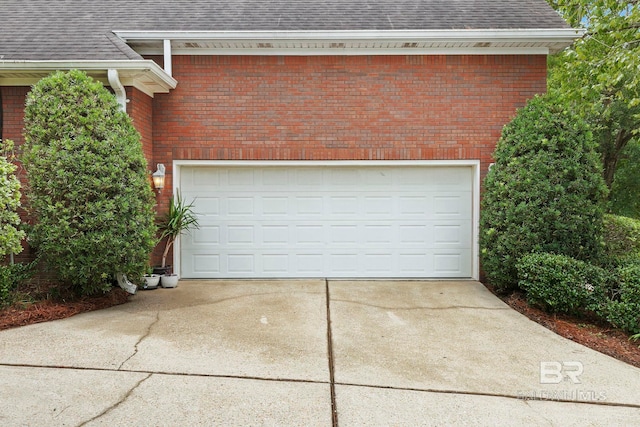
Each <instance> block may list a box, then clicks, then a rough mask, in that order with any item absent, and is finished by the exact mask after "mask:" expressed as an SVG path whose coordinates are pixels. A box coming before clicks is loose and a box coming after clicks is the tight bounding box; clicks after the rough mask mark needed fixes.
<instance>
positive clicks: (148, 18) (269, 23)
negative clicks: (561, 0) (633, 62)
mask: <svg viewBox="0 0 640 427" xmlns="http://www.w3.org/2000/svg"><path fill="white" fill-rule="evenodd" d="M0 10H2V21H3V22H2V25H0V60H2V59H5V60H79V59H82V60H101V59H104V60H126V59H139V58H140V56H139V55H138V54H137V53H136V52H134V51H133V50H132V49H131V48H130V47H129V46H127V45H126V43H124V42H123V41H122V40H120V39H119V38H117V37H116V36H114V35H113V31H114V30H121V31H301V30H302V31H331V30H377V31H385V30H463V29H475V30H483V29H487V30H492V29H566V28H569V27H568V26H567V24H566V23H565V22H564V21H563V20H562V19H561V18H560V16H559V15H558V14H557V13H556V12H555V11H554V10H553V9H552V8H551V7H550V6H549V5H548V4H547V3H546V2H545V1H544V0H491V1H489V0H480V1H474V0H283V1H268V0H209V1H205V0H136V1H125V0H56V1H55V2H52V1H50V0H46V1H45V0H29V1H24V0H1V1H0Z"/></svg>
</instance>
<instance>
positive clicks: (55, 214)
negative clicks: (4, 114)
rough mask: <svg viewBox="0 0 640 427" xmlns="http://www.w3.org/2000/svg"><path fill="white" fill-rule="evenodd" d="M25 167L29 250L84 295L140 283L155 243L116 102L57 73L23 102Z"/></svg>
mask: <svg viewBox="0 0 640 427" xmlns="http://www.w3.org/2000/svg"><path fill="white" fill-rule="evenodd" d="M23 160H24V164H25V167H26V169H27V173H28V180H29V185H30V191H29V193H28V195H29V201H30V209H31V210H32V213H33V214H34V216H35V218H36V222H35V224H34V226H33V232H32V234H31V235H30V241H31V243H32V244H33V245H34V246H35V247H36V248H37V249H38V251H39V253H40V254H41V256H42V257H43V260H44V261H45V262H46V263H47V264H48V265H49V266H50V267H51V268H53V269H54V270H55V271H56V272H57V273H58V274H59V277H60V279H62V280H63V281H65V282H68V283H70V284H72V285H74V287H75V288H76V289H77V290H78V291H80V292H81V293H83V294H90V293H94V292H97V291H99V290H105V289H108V288H109V287H110V284H111V281H112V278H113V276H114V274H115V273H118V272H119V273H125V274H127V275H129V276H130V277H141V276H142V275H143V274H144V273H145V269H146V265H147V264H148V257H149V253H150V252H151V250H152V249H153V247H154V245H155V242H156V239H155V233H156V227H155V225H154V212H153V210H154V209H153V208H154V199H153V193H152V190H151V187H150V184H149V180H148V173H147V163H146V160H145V158H144V156H143V153H142V146H141V143H140V136H139V134H138V133H137V131H136V130H135V128H134V127H133V125H132V123H131V119H130V118H129V116H127V114H126V113H124V112H122V111H120V110H119V106H118V103H117V101H116V99H115V97H114V96H113V95H112V94H111V93H110V92H109V91H108V90H107V89H105V88H104V87H103V86H102V84H101V83H99V82H96V81H94V80H93V79H92V78H90V77H88V76H87V75H86V74H85V73H83V72H80V71H70V72H68V73H63V72H57V73H55V74H53V75H51V76H49V77H47V78H44V79H42V80H41V81H40V82H38V83H37V84H36V85H35V86H34V87H33V89H32V90H31V92H30V93H29V94H28V96H27V101H26V108H25V145H24V157H23Z"/></svg>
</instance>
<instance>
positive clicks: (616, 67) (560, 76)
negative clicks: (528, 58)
mask: <svg viewBox="0 0 640 427" xmlns="http://www.w3.org/2000/svg"><path fill="white" fill-rule="evenodd" d="M548 1H549V3H550V4H551V5H552V6H553V7H555V8H556V9H557V10H558V11H559V12H561V13H562V15H563V16H564V17H565V19H566V20H567V21H568V22H569V23H570V24H571V25H572V26H574V27H586V33H585V34H584V36H583V37H582V38H581V39H579V40H578V41H577V42H576V43H574V45H573V46H571V47H570V48H569V49H567V50H565V51H563V52H562V53H560V54H558V55H557V56H556V57H554V58H552V59H551V61H550V76H549V91H550V92H552V93H555V94H556V95H559V96H560V98H561V99H563V100H564V102H566V103H567V104H568V105H571V107H572V108H574V109H575V110H576V111H577V112H579V113H580V114H581V115H582V116H583V117H584V118H585V119H587V120H588V121H589V122H590V123H592V124H593V125H594V133H595V135H596V139H597V141H598V143H599V147H600V153H601V155H602V160H603V165H604V177H605V181H606V183H607V185H608V186H609V187H610V188H611V186H612V185H613V183H614V179H615V174H616V170H617V169H618V163H619V161H620V159H621V158H622V157H623V155H624V154H625V148H626V147H627V145H628V144H629V143H630V142H631V141H632V140H633V139H634V138H635V139H636V140H637V138H638V136H639V135H640V3H639V2H638V1H637V0H634V1H618V0H548ZM625 167H628V166H626V165H625ZM617 191H619V190H617ZM614 194H615V193H614ZM636 195H638V193H636Z"/></svg>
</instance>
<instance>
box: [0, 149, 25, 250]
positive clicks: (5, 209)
mask: <svg viewBox="0 0 640 427" xmlns="http://www.w3.org/2000/svg"><path fill="white" fill-rule="evenodd" d="M12 160H13V142H12V141H10V140H5V141H2V140H0V257H2V256H5V255H7V254H10V253H14V254H17V253H20V252H22V245H21V242H22V239H24V231H22V230H21V229H20V223H21V221H20V216H19V215H18V213H17V209H18V208H19V207H20V197H21V193H20V181H19V180H18V178H17V177H16V175H15V172H16V169H17V167H16V165H14V164H13V163H12Z"/></svg>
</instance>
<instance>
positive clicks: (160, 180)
mask: <svg viewBox="0 0 640 427" xmlns="http://www.w3.org/2000/svg"><path fill="white" fill-rule="evenodd" d="M151 178H153V186H154V187H156V190H158V193H162V189H163V188H164V165H163V164H162V163H158V169H157V170H156V171H155V172H154V173H153V174H152V175H151Z"/></svg>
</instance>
